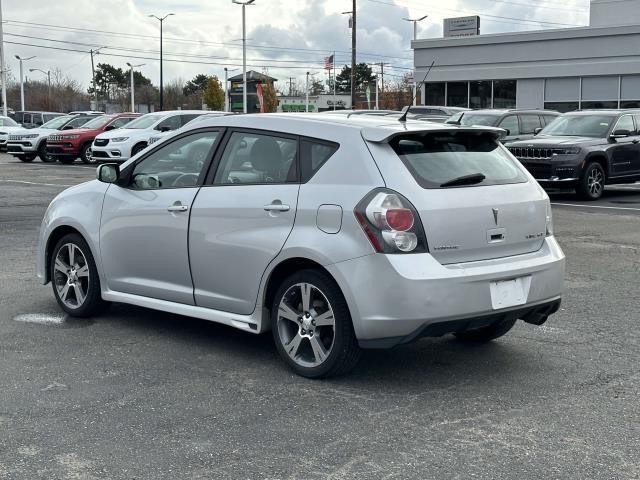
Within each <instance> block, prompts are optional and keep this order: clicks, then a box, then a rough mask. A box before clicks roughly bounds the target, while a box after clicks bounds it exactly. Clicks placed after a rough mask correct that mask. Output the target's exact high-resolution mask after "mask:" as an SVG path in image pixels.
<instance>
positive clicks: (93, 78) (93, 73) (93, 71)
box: [89, 47, 107, 110]
mask: <svg viewBox="0 0 640 480" xmlns="http://www.w3.org/2000/svg"><path fill="white" fill-rule="evenodd" d="M103 48H107V47H100V48H96V49H95V50H94V49H91V50H89V53H90V54H91V84H92V85H93V96H94V101H95V109H96V110H97V109H98V88H97V87H96V67H95V65H94V63H93V56H94V55H97V54H98V53H100V50H102V49H103Z"/></svg>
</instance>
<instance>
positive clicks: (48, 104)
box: [29, 68, 51, 110]
mask: <svg viewBox="0 0 640 480" xmlns="http://www.w3.org/2000/svg"><path fill="white" fill-rule="evenodd" d="M29 71H30V72H41V73H44V74H45V75H46V76H47V83H48V84H49V94H48V95H47V108H48V109H49V110H51V70H47V71H46V72H45V71H44V70H42V69H40V68H30V69H29Z"/></svg>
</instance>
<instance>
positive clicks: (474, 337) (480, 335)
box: [455, 319, 517, 343]
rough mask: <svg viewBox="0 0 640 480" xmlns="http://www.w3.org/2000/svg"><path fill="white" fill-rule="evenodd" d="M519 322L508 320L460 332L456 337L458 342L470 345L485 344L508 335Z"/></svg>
mask: <svg viewBox="0 0 640 480" xmlns="http://www.w3.org/2000/svg"><path fill="white" fill-rule="evenodd" d="M516 321H517V320H515V319H514V320H506V321H504V322H500V323H494V324H493V325H490V326H488V327H482V328H476V329H473V330H467V331H466V332H458V333H456V334H455V336H456V337H457V338H458V340H461V341H463V342H469V343H485V342H490V341H491V340H495V339H496V338H499V337H502V336H503V335H506V334H507V333H508V332H509V331H510V330H511V329H512V328H513V326H514V325H515V324H516Z"/></svg>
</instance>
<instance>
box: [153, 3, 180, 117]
mask: <svg viewBox="0 0 640 480" xmlns="http://www.w3.org/2000/svg"><path fill="white" fill-rule="evenodd" d="M171 15H174V14H173V13H167V14H166V15H165V16H164V17H158V16H156V15H153V14H151V15H149V17H153V18H155V19H157V20H160V110H162V109H163V108H164V98H163V87H162V23H163V22H164V21H165V19H166V18H167V17H170V16H171Z"/></svg>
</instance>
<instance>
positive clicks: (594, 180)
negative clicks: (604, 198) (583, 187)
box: [587, 168, 604, 197]
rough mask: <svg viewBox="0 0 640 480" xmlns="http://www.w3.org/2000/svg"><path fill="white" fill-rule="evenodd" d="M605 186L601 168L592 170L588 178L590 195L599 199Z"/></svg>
mask: <svg viewBox="0 0 640 480" xmlns="http://www.w3.org/2000/svg"><path fill="white" fill-rule="evenodd" d="M603 184H604V175H603V174H602V172H601V171H600V169H599V168H592V169H591V170H590V171H589V176H588V177H587V185H588V187H589V193H590V194H591V196H593V197H599V196H600V195H601V194H602V189H603Z"/></svg>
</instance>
